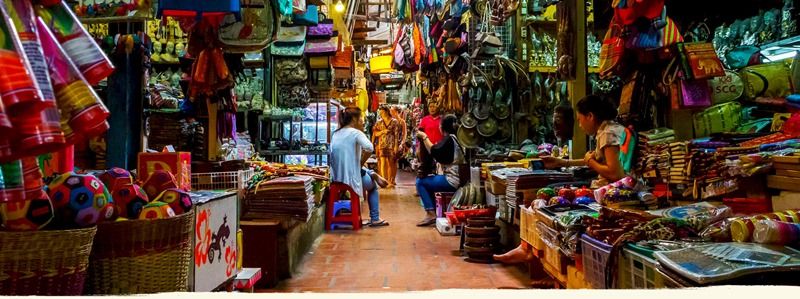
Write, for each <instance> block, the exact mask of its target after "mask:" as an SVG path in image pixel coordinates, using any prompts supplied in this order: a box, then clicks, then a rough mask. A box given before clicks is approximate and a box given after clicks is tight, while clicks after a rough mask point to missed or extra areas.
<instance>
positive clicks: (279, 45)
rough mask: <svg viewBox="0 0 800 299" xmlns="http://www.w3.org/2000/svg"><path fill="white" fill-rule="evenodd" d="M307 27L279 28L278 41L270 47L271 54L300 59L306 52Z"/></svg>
mask: <svg viewBox="0 0 800 299" xmlns="http://www.w3.org/2000/svg"><path fill="white" fill-rule="evenodd" d="M305 37H306V27H303V26H297V27H286V26H281V27H280V28H278V39H277V40H276V41H275V42H274V43H273V44H272V46H270V53H271V54H272V55H274V56H285V57H299V56H303V51H304V50H305Z"/></svg>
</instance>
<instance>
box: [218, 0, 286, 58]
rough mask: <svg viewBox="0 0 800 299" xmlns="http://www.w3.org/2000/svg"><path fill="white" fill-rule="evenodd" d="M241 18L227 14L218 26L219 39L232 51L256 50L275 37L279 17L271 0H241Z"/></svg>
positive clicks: (265, 45)
mask: <svg viewBox="0 0 800 299" xmlns="http://www.w3.org/2000/svg"><path fill="white" fill-rule="evenodd" d="M241 14H242V17H241V20H237V19H236V15H234V14H232V13H231V14H227V15H225V18H224V19H223V20H222V24H221V25H220V27H219V40H220V42H222V43H223V44H224V45H225V50H226V51H228V52H233V53H247V52H257V51H260V50H262V49H264V48H266V47H267V45H269V42H271V41H273V40H274V39H275V38H276V37H277V34H276V33H277V30H278V28H279V26H280V22H279V20H280V17H279V15H278V11H277V10H276V9H275V6H274V5H273V2H272V1H271V0H242V8H241Z"/></svg>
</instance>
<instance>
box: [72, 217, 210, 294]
mask: <svg viewBox="0 0 800 299" xmlns="http://www.w3.org/2000/svg"><path fill="white" fill-rule="evenodd" d="M193 233H194V212H189V213H185V214H183V215H180V216H177V217H173V218H168V219H159V220H130V221H122V222H114V223H107V224H101V225H99V226H98V229H97V237H96V238H95V241H94V246H93V248H92V255H91V258H90V262H89V278H88V279H87V280H86V293H87V294H103V295H107V294H148V293H160V292H185V291H187V290H188V284H189V267H190V264H191V260H192V244H191V242H192V234H193Z"/></svg>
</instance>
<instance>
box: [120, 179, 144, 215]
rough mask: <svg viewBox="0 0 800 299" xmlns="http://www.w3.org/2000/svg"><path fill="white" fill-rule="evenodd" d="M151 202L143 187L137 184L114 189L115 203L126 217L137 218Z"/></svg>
mask: <svg viewBox="0 0 800 299" xmlns="http://www.w3.org/2000/svg"><path fill="white" fill-rule="evenodd" d="M149 202H150V199H149V197H147V194H146V193H144V190H142V187H139V185H136V184H128V185H127V186H123V187H121V188H119V189H117V191H114V204H115V205H116V206H117V209H118V210H119V215H120V216H122V217H125V218H130V219H136V218H137V217H139V212H141V211H142V208H144V206H146V205H147V204H148V203H149Z"/></svg>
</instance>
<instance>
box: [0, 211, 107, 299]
mask: <svg viewBox="0 0 800 299" xmlns="http://www.w3.org/2000/svg"><path fill="white" fill-rule="evenodd" d="M96 231H97V229H96V228H94V227H91V228H85V229H74V230H59V231H31V232H0V295H3V296H7V295H12V296H13V295H18V296H19V295H22V296H24V295H39V296H57V295H63V296H79V295H82V293H83V287H84V280H85V279H86V268H87V266H88V264H89V252H91V249H92V240H93V239H94V236H95V232H96Z"/></svg>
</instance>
